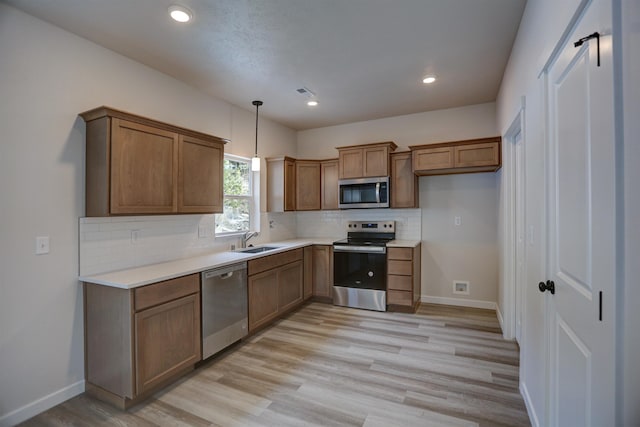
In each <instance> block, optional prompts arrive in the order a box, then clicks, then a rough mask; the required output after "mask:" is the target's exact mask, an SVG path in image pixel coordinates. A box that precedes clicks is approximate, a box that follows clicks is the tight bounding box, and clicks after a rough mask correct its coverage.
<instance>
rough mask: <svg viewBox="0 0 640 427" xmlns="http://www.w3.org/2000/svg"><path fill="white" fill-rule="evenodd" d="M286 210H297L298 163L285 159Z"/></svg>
mask: <svg viewBox="0 0 640 427" xmlns="http://www.w3.org/2000/svg"><path fill="white" fill-rule="evenodd" d="M284 210H285V211H295V210H296V164H295V161H293V160H289V159H286V160H285V161H284Z"/></svg>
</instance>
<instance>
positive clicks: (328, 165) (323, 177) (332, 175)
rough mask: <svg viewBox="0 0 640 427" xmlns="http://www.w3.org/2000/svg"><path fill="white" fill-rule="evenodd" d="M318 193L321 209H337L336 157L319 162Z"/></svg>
mask: <svg viewBox="0 0 640 427" xmlns="http://www.w3.org/2000/svg"><path fill="white" fill-rule="evenodd" d="M320 195H321V197H322V201H321V206H320V208H321V209H323V210H335V209H338V159H332V160H323V161H321V162H320Z"/></svg>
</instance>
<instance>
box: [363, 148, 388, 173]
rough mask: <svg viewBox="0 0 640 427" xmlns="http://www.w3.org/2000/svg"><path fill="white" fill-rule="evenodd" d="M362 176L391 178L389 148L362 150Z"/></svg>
mask: <svg viewBox="0 0 640 427" xmlns="http://www.w3.org/2000/svg"><path fill="white" fill-rule="evenodd" d="M362 159H363V166H362V176H364V177H370V176H389V148H388V147H369V148H364V149H363V150H362Z"/></svg>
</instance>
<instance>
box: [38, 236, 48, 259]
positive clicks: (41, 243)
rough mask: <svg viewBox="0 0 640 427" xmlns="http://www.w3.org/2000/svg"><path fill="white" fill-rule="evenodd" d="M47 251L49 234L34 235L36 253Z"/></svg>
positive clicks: (42, 253)
mask: <svg viewBox="0 0 640 427" xmlns="http://www.w3.org/2000/svg"><path fill="white" fill-rule="evenodd" d="M48 253H49V236H38V237H36V255H44V254H48Z"/></svg>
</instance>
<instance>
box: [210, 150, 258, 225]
mask: <svg viewBox="0 0 640 427" xmlns="http://www.w3.org/2000/svg"><path fill="white" fill-rule="evenodd" d="M223 169H224V172H223V179H224V202H223V204H224V210H223V213H221V214H216V230H215V233H216V235H231V234H238V233H246V232H247V231H249V230H251V227H252V225H253V220H254V212H255V201H254V196H253V195H254V191H253V172H251V159H247V158H244V157H238V156H233V155H231V154H225V156H224V166H223Z"/></svg>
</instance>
